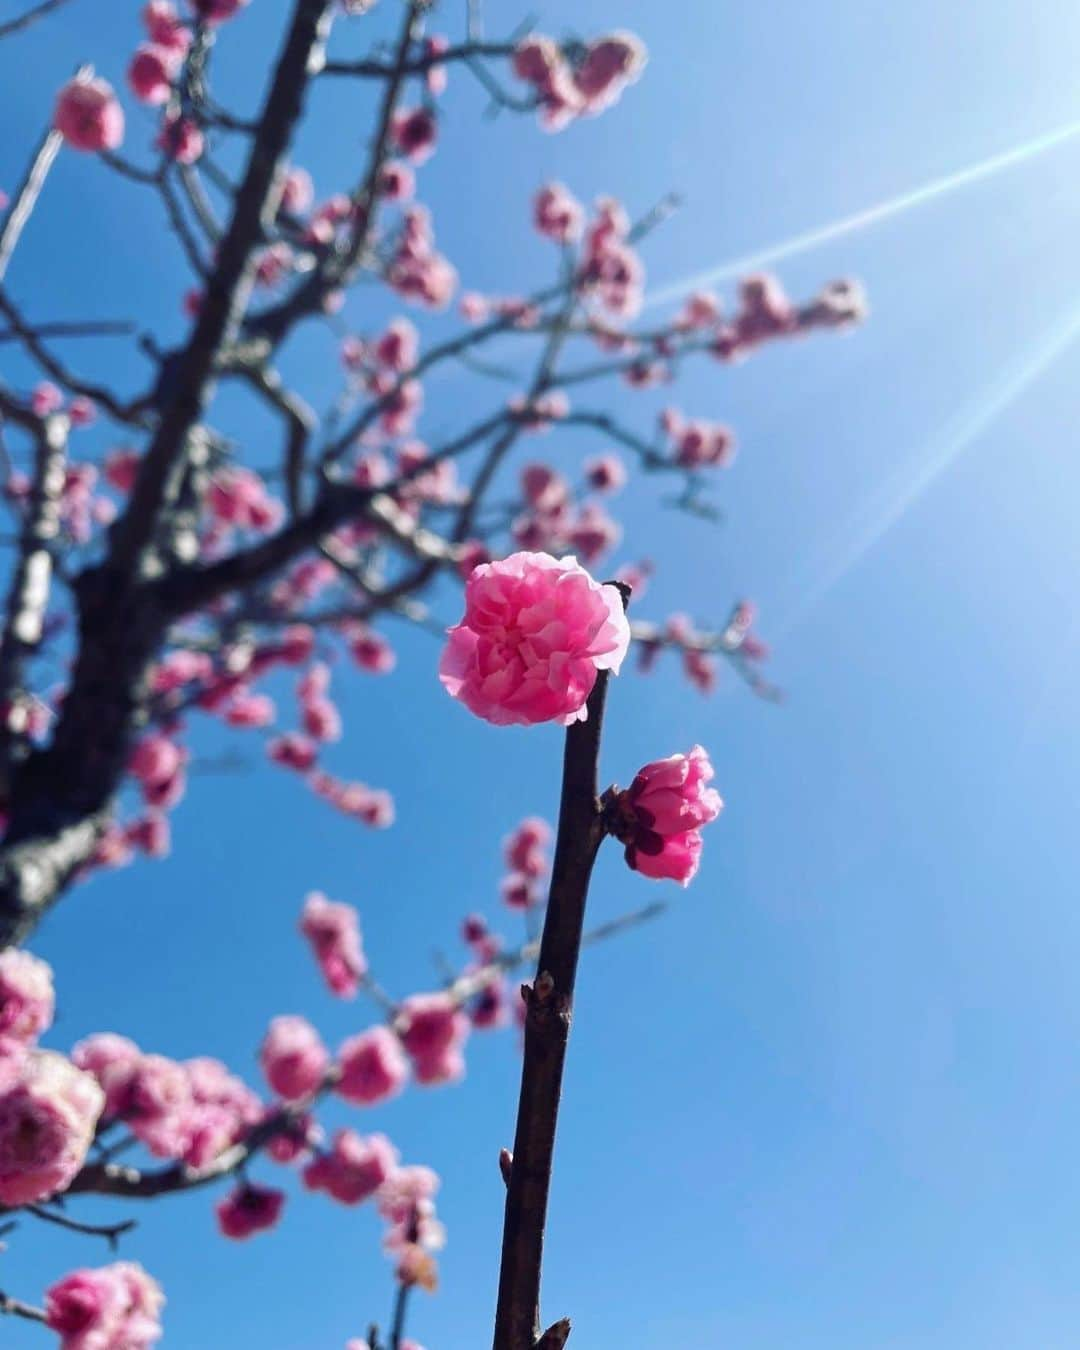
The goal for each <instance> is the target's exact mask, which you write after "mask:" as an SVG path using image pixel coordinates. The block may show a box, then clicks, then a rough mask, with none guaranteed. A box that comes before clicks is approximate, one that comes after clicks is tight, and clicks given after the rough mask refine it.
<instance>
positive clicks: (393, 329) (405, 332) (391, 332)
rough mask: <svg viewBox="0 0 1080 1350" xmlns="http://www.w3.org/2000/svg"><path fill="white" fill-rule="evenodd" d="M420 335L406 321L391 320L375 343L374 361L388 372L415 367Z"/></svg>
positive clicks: (412, 325)
mask: <svg viewBox="0 0 1080 1350" xmlns="http://www.w3.org/2000/svg"><path fill="white" fill-rule="evenodd" d="M419 348H420V335H419V333H417V331H416V327H415V325H414V324H411V323H410V322H409V320H408V319H393V320H391V322H390V323H389V324H388V325H387V328H386V332H385V333H383V335H382V337H380V338H379V340H378V341H377V342H376V343H375V347H374V353H375V359H376V360H377V361H378V362H380V364H382V365H384V366H387V367H388V368H389V369H390V370H394V371H397V372H399V373H400V372H402V371H406V370H411V369H412V367H413V366H415V365H416V357H417V353H418V352H419Z"/></svg>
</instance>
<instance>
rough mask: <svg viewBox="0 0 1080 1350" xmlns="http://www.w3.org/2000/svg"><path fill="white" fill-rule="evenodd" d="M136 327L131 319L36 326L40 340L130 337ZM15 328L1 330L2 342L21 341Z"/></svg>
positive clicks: (38, 324)
mask: <svg viewBox="0 0 1080 1350" xmlns="http://www.w3.org/2000/svg"><path fill="white" fill-rule="evenodd" d="M135 328H136V325H135V324H134V323H132V322H131V320H129V319H85V320H81V321H80V320H74V319H72V320H64V319H58V320H55V321H53V322H50V323H36V324H34V332H35V333H36V334H37V336H38V337H39V338H84V337H87V338H90V337H129V336H130V335H131V334H132V333H134V332H135ZM20 340H21V339H20V335H19V334H18V333H17V332H16V331H15V329H13V328H3V329H0V342H17V341H20Z"/></svg>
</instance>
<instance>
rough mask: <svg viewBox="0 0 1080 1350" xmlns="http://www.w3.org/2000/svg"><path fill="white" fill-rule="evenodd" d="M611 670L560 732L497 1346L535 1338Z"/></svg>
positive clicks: (529, 990) (524, 1346)
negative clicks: (551, 856) (558, 782)
mask: <svg viewBox="0 0 1080 1350" xmlns="http://www.w3.org/2000/svg"><path fill="white" fill-rule="evenodd" d="M607 682H608V676H607V672H606V671H601V672H600V674H599V676H598V677H597V681H596V685H595V687H594V689H593V692H592V694H591V695H590V696H589V702H588V716H587V718H586V720H585V721H584V722H576V723H574V725H573V726H571V727H570V728H569V729H568V731H567V733H566V748H565V751H564V755H563V783H562V800H561V802H560V805H559V829H558V835H557V838H556V844H555V862H554V866H553V868H552V874H551V890H550V893H549V896H548V907H547V915H546V917H545V919H544V932H543V936H542V937H541V939H540V957H539V962H538V972H539V973H538V974H537V977H536V979H535V980H534V982H533V984H532V985H531V986H529V985H525V986H523V988H522V997H523V998H524V999H525V1003H526V1009H527V1011H526V1017H525V1057H524V1062H523V1064H522V1069H521V1094H520V1097H519V1100H518V1116H517V1129H516V1131H515V1135H514V1150H513V1161H512V1163H511V1168H510V1184H509V1187H508V1189H507V1195H506V1215H505V1220H504V1226H503V1244H502V1265H501V1269H500V1272H499V1299H498V1306H497V1310H496V1315H495V1341H494V1350H534V1347H535V1346H536V1342H537V1341H538V1340H539V1338H540V1275H541V1268H542V1264H543V1253H544V1227H545V1224H546V1221H547V1205H548V1194H549V1191H550V1187H551V1169H552V1163H553V1160H554V1154H555V1129H556V1123H557V1120H558V1113H559V1099H560V1097H561V1095H562V1079H563V1066H564V1064H565V1060H566V1046H567V1040H568V1038H569V1035H570V1020H571V1015H572V1009H573V998H574V982H575V979H576V976H577V966H578V957H579V955H580V952H581V935H582V929H583V926H584V921H585V902H586V899H587V897H588V891H589V879H590V877H591V876H592V869H593V864H594V862H595V860H596V854H597V850H598V849H599V847H600V844H601V841H602V840H603V837H604V825H603V819H602V814H601V808H600V802H599V798H598V784H597V772H598V764H599V758H600V735H601V730H602V723H603V716H604V699H605V695H606V693H607Z"/></svg>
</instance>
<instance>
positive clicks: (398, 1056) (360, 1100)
mask: <svg viewBox="0 0 1080 1350" xmlns="http://www.w3.org/2000/svg"><path fill="white" fill-rule="evenodd" d="M338 1065H339V1068H340V1077H339V1079H338V1081H337V1083H336V1085H335V1088H334V1090H335V1092H337V1093H338V1095H339V1096H341V1097H344V1098H345V1100H346V1101H347V1102H355V1103H356V1104H357V1105H358V1106H374V1105H376V1103H378V1102H383V1101H387V1100H388V1099H389V1098H390V1097H395V1096H397V1094H398V1093H399V1092H400V1091H401V1089H402V1088H403V1087H404V1086H405V1082H406V1080H407V1079H408V1077H409V1061H408V1060H407V1059H406V1057H405V1054H404V1051H403V1050H402V1048H401V1042H400V1041H399V1040H398V1038H397V1037H396V1036H395V1035H394V1033H393V1032H392V1031H391V1030H390V1028H389V1027H372V1028H371V1030H370V1031H362V1032H360V1033H359V1035H356V1036H350V1037H349V1039H348V1040H347V1041H345V1042H344V1043H343V1044H342V1046H341V1049H340V1050H339V1051H338Z"/></svg>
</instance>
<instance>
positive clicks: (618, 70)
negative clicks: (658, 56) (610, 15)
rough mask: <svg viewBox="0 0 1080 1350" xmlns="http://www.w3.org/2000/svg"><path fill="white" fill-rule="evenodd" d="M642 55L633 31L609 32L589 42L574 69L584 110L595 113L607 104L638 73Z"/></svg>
mask: <svg viewBox="0 0 1080 1350" xmlns="http://www.w3.org/2000/svg"><path fill="white" fill-rule="evenodd" d="M645 55H646V54H645V47H644V45H643V44H642V42H641V40H640V39H639V38H637V37H635V36H634V34H633V33H612V34H611V35H610V36H609V37H603V38H599V39H598V40H597V41H595V42H590V43H589V46H588V47H587V49H586V51H585V56H584V59H583V60H582V62H581V64H580V65H579V66H578V68H577V70H576V71H575V72H574V84H575V86H576V87H577V89H578V91H579V93H580V94H581V96H582V99H583V100H584V103H585V111H586V112H589V113H598V112H602V111H603V110H604V109H605V108H608V107H610V106H611V104H612V103H614V102H615V101H616V99H617V98H618V97H619V95H620V94H621V93H622V91H623V89H625V88H626V86H627V85H628V84H631V83H632V82H633V81H634V80H636V79H637V78H638V76H639V75H640V74H641V72H642V70H643V68H644V66H645Z"/></svg>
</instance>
